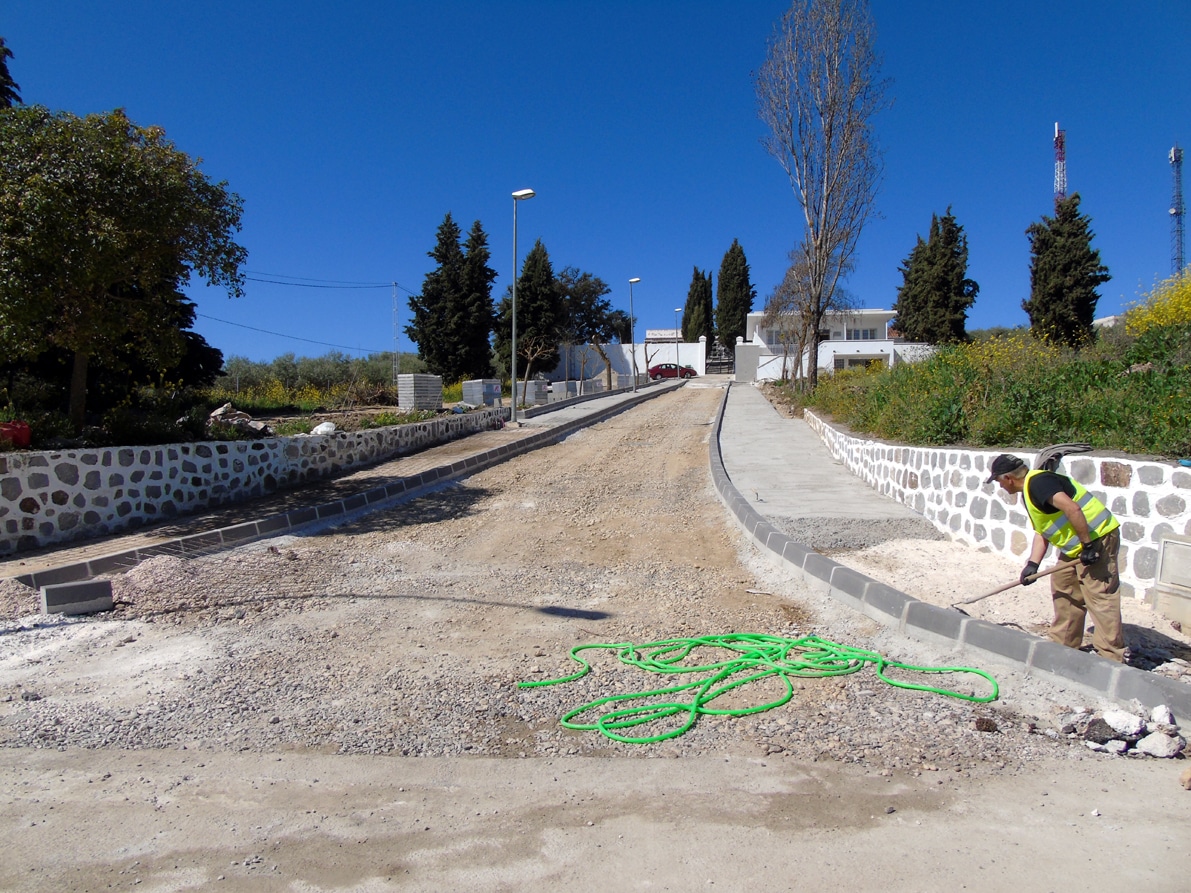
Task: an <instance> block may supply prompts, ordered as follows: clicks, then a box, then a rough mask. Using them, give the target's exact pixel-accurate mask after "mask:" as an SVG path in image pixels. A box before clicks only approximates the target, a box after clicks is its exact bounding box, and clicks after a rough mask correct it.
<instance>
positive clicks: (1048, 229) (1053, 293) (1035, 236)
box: [1021, 192, 1112, 347]
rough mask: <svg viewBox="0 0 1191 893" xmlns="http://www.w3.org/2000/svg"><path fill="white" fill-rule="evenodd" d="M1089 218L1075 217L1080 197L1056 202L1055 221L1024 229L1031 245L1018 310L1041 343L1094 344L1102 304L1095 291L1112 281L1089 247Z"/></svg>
mask: <svg viewBox="0 0 1191 893" xmlns="http://www.w3.org/2000/svg"><path fill="white" fill-rule="evenodd" d="M1091 223H1092V221H1091V218H1090V217H1088V216H1087V215H1085V214H1081V213H1080V212H1079V193H1078V192H1077V193H1074V194H1072V195H1071V196H1069V197H1068V198H1065V199H1059V200H1056V201H1055V216H1054V217H1047V216H1045V215H1043V217H1042V221H1041V222H1040V223H1031V224H1030V226H1029V228H1028V229H1027V230H1026V237H1027V238H1028V239H1029V240H1030V297H1029V299H1028V300H1025V301H1022V303H1021V306H1022V309H1023V310H1025V311H1026V313H1027V314H1028V315H1029V317H1030V330H1031V331H1032V332H1033V333H1034V334H1035V335H1036V336H1037V337H1039V338H1045V339H1046V340H1048V341H1054V342H1056V343H1059V344H1066V345H1068V346H1071V347H1081V346H1083V345H1086V344H1090V343H1091V342H1092V341H1094V340H1095V337H1096V332H1095V329H1093V327H1092V320H1093V319H1094V318H1095V315H1096V303H1097V301H1099V300H1100V296H1099V294H1097V292H1096V288H1097V286H1099V285H1101V284H1103V283H1105V282H1107V281H1108V280H1109V279H1111V278H1112V277H1111V276H1110V275H1109V273H1108V267H1106V266H1104V265H1103V264H1101V263H1100V252H1099V251H1098V250H1097V249H1095V248H1093V247H1092V238H1093V235H1094V234H1093V233H1092V228H1091Z"/></svg>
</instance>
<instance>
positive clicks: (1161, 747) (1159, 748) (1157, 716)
mask: <svg viewBox="0 0 1191 893" xmlns="http://www.w3.org/2000/svg"><path fill="white" fill-rule="evenodd" d="M1060 732H1061V734H1063V735H1066V736H1067V737H1068V738H1072V739H1082V740H1083V742H1084V744H1086V745H1087V746H1088V747H1089V748H1091V749H1092V750H1095V751H1100V752H1102V753H1115V754H1120V755H1122V756H1130V757H1160V758H1163V759H1172V758H1174V757H1177V756H1179V755H1180V754H1181V753H1182V752H1183V749H1184V748H1185V747H1186V746H1187V741H1186V739H1184V738H1183V736H1182V735H1181V734H1180V732H1179V727H1178V724H1177V723H1176V722H1175V720H1174V715H1173V714H1172V713H1171V712H1170V708H1169V707H1166V706H1164V705H1161V706H1158V707H1155V708H1154V709H1153V710H1151V711H1150V713H1149V716H1148V717H1147V716H1146V715H1144V714H1141V713H1135V712H1130V711H1128V710H1107V711H1105V712H1104V713H1103V714H1101V715H1100V716H1097V715H1095V714H1094V713H1091V712H1090V711H1087V710H1080V711H1077V712H1075V713H1071V714H1068V715H1067V716H1065V717H1063V724H1062V728H1061V730H1060Z"/></svg>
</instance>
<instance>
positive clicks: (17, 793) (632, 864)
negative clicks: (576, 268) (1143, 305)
mask: <svg viewBox="0 0 1191 893" xmlns="http://www.w3.org/2000/svg"><path fill="white" fill-rule="evenodd" d="M720 396H721V393H720V392H719V391H718V390H714V389H699V388H692V387H689V386H688V387H686V388H683V389H682V390H681V391H678V392H676V393H674V394H671V395H665V396H664V397H661V398H659V399H656V400H653V401H650V402H648V403H646V404H644V405H642V406H640V407H638V408H636V409H634V410H632V411H630V412H627V413H624V414H622V415H619V416H617V417H615V418H613V419H612V420H610V421H608V422H605V423H603V424H601V425H598V426H596V427H594V428H591V429H588V430H585V431H583V432H580V433H578V434H576V435H573V436H572V437H570V438H568V439H567V440H566V441H564V442H563V443H561V444H558V445H556V446H553V447H549V448H547V449H543V450H540V451H537V452H535V453H533V454H530V455H527V456H523V457H520V458H518V459H515V460H513V461H510V462H508V463H506V464H504V465H502V466H499V467H497V468H493V469H490V470H488V471H486V472H484V473H482V474H479V475H476V476H475V477H473V478H470V479H468V480H467V481H465V482H463V483H461V484H459V485H456V486H452V487H449V488H446V489H443V490H441V491H438V492H437V493H435V494H432V495H431V496H429V497H426V498H423V499H420V500H417V501H415V502H411V503H408V504H406V505H403V506H400V507H397V508H396V509H393V510H390V511H387V512H384V513H381V514H375V515H371V516H368V517H365V518H363V519H360V520H358V521H356V522H354V523H352V524H351V525H348V526H343V527H340V528H329V529H326V530H323V531H321V532H318V533H315V534H311V535H309V536H303V537H300V538H295V537H288V538H284V539H278V540H273V541H266V542H261V543H255V544H253V545H252V546H249V547H245V548H242V549H239V550H236V551H234V552H229V553H225V554H222V555H216V556H209V557H205V558H197V559H193V560H190V561H185V562H184V561H180V560H177V559H167V558H161V559H155V560H153V561H151V562H148V563H146V564H145V565H142V566H141V567H140V568H137V569H136V570H134V571H132V572H130V573H128V574H126V575H124V576H122V577H119V578H116V579H115V580H114V588H115V592H116V596H117V600H118V602H119V610H118V611H116V612H115V613H114V615H113V616H111V617H97V618H91V619H85V620H75V621H54V622H50V623H46V622H44V621H45V618H41V620H40V621H37V620H33V619H26V620H25V621H24V622H21V620H20V619H19V618H20V616H21V615H27V614H29V613H31V612H32V611H33V610H35V608H34V607H33V606H32V602H31V601H30V602H29V603H28V604H25V602H23V601H22V599H24V598H28V599H30V600H32V599H34V598H35V596H33V595H32V594H31V593H30V594H28V595H27V596H24V595H22V594H21V593H19V592H14V591H12V590H11V588H9V589H7V590H6V591H5V593H4V596H5V599H6V600H5V601H4V604H8V605H10V606H12V607H11V608H10V610H9V618H8V622H7V624H6V625H5V626H4V627H3V628H0V698H3V697H6V698H7V700H0V803H2V804H3V809H0V834H2V835H3V839H4V841H5V851H4V853H5V855H4V858H3V860H0V888H2V889H5V890H9V889H12V890H31V891H40V890H46V891H50V890H53V891H56V893H57V891H63V890H106V889H124V888H128V889H132V888H134V887H135V888H136V889H138V890H155V891H157V890H161V891H167V890H169V891H174V890H200V889H202V890H205V889H209V888H214V889H219V890H229V891H237V890H244V891H248V890H252V891H260V890H265V891H269V890H279V891H280V890H287V891H288V890H293V891H311V890H319V891H330V890H378V891H379V890H427V891H429V890H445V889H460V890H510V891H511V890H546V889H551V890H553V889H557V888H559V887H562V886H565V887H566V888H568V889H572V890H578V891H585V890H605V889H608V888H609V887H610V886H613V885H614V886H615V887H616V888H618V889H630V890H687V889H691V888H694V887H698V888H700V889H703V888H707V889H711V888H718V889H729V890H740V889H745V888H746V887H751V886H755V885H759V884H766V885H767V886H771V887H776V888H777V889H793V888H795V887H799V888H801V887H804V886H807V885H818V884H831V885H832V886H833V887H837V888H843V889H875V888H877V887H880V888H882V889H886V890H921V891H925V890H948V891H951V890H956V889H968V890H1001V889H1004V888H1005V887H1007V886H1010V885H1012V886H1013V887H1014V888H1015V889H1017V890H1024V891H1031V890H1063V889H1069V888H1070V887H1071V886H1072V885H1073V884H1074V883H1078V882H1088V881H1095V882H1097V883H1107V884H1120V883H1128V884H1130V885H1142V886H1144V888H1145V889H1147V890H1152V891H1164V890H1170V891H1174V890H1182V889H1185V886H1186V885H1185V878H1186V876H1187V872H1188V869H1191V854H1189V853H1188V850H1187V847H1186V846H1185V841H1186V828H1187V827H1188V820H1189V819H1191V793H1188V792H1186V791H1184V790H1182V789H1181V787H1180V786H1179V785H1178V783H1177V776H1178V773H1179V770H1180V769H1181V768H1182V766H1183V765H1185V764H1184V763H1182V762H1173V761H1143V760H1127V759H1124V758H1116V757H1111V756H1107V755H1098V754H1092V753H1090V752H1088V751H1087V750H1086V749H1085V748H1083V747H1082V745H1080V744H1079V743H1078V742H1071V741H1069V740H1067V739H1066V738H1064V737H1063V736H1062V735H1059V734H1056V733H1055V732H1054V728H1055V727H1057V726H1058V725H1059V724H1060V721H1061V714H1062V710H1063V709H1070V708H1075V707H1078V706H1081V705H1079V704H1072V703H1067V702H1063V701H1062V699H1061V698H1060V697H1059V696H1057V695H1056V694H1055V693H1053V692H1048V691H1045V690H1041V689H1039V688H1038V686H1037V685H1036V684H1035V685H1033V686H1031V684H1029V683H1028V682H1025V681H1021V680H1015V681H1014V684H1013V685H1011V686H1009V688H1010V689H1011V691H1012V693H1011V694H1009V695H1007V696H1006V697H1004V698H1003V699H1002V700H1001V701H998V702H997V703H995V704H992V705H982V704H975V703H972V702H968V701H960V700H956V699H952V698H945V697H942V696H939V695H936V694H931V693H926V692H911V691H906V690H902V689H895V688H892V687H890V686H887V685H884V684H883V683H881V682H880V681H879V680H878V679H876V678H875V676H874V675H873V674H872V672H871V671H867V670H866V671H862V672H859V673H855V674H852V675H846V676H837V677H832V678H824V679H804V680H799V681H798V682H797V683H796V686H795V690H794V696H793V699H792V700H791V701H790V702H789V703H788V704H786V705H785V706H783V707H779V708H777V709H774V710H770V711H767V712H763V713H757V714H754V715H750V716H742V717H726V716H725V717H720V716H707V717H703V718H701V719H700V720H699V722H698V723H697V724H696V726H695V727H694V728H693V729H692V730H691V731H689V732H687V733H686V734H685V735H682V736H681V737H679V738H675V739H672V740H669V741H664V742H661V743H658V744H649V745H632V744H621V743H617V742H613V741H610V740H608V739H606V738H604V737H602V736H600V735H599V734H598V733H596V732H580V731H569V730H566V729H562V728H561V727H560V726H559V724H558V719H559V717H560V716H561V715H562V713H564V712H565V711H566V710H569V709H572V708H573V707H576V706H578V705H579V704H582V703H583V702H584V701H586V700H588V699H590V698H594V697H598V696H601V695H606V694H609V693H613V692H620V693H624V692H631V691H636V690H641V689H643V688H646V687H650V686H656V685H657V684H658V683H657V682H656V681H652V680H642V679H641V678H640V675H639V673H638V671H636V670H635V669H633V668H630V667H626V666H623V665H620V664H618V663H616V661H615V660H614V659H612V658H611V657H610V656H605V657H599V658H597V659H596V660H595V661H594V663H595V672H594V673H593V674H592V675H591V676H589V677H587V678H585V679H583V680H580V681H578V682H576V683H572V684H570V685H563V686H552V687H546V688H535V689H520V688H517V687H516V682H518V681H520V680H526V679H535V680H540V679H545V678H549V677H553V676H556V675H560V674H563V673H565V672H569V671H570V670H571V669H572V668H573V667H574V664H571V663H569V662H568V659H567V652H568V650H569V649H570V648H571V647H573V646H575V645H577V644H581V643H591V642H609V643H615V642H625V641H635V642H639V643H640V642H649V641H655V640H661V639H666V638H671V637H676V636H695V635H706V634H715V633H729V632H756V633H765V634H770V635H780V636H788V637H792V638H793V637H798V636H804V635H808V634H811V633H814V634H818V635H820V636H823V637H826V638H830V639H834V640H837V641H841V642H845V643H847V644H850V645H854V646H857V647H879V648H881V649H883V650H885V651H886V652H887V653H891V649H894V648H897V647H898V646H897V645H896V643H892V642H890V641H889V638H888V636H887V635H885V634H884V633H883V631H881V630H878V629H877V628H876V627H875V626H874V625H872V624H871V623H870V622H869V621H867V620H865V619H863V618H857V617H855V616H851V615H849V614H847V612H845V611H843V610H842V609H840V608H838V607H837V606H835V605H833V604H831V603H828V602H825V601H824V600H823V599H822V598H820V597H819V596H817V595H815V594H814V593H812V592H810V591H808V590H806V589H805V588H804V587H803V586H802V585H801V584H800V583H795V582H793V581H791V580H790V579H787V578H785V577H784V576H782V575H781V574H780V573H779V572H778V571H776V570H775V569H773V568H772V566H771V565H769V564H768V563H767V562H765V561H764V560H762V559H760V558H759V557H758V556H757V555H756V554H754V553H753V552H752V551H751V550H750V549H748V548H747V547H745V546H744V545H743V539H742V536H741V534H740V533H739V531H738V530H737V529H736V528H735V527H733V526H731V525H730V524H729V522H728V521H727V515H726V513H725V512H724V510H723V508H722V507H721V506H720V504H719V503H718V501H717V500H716V498H715V495H714V493H713V491H712V488H711V485H710V482H709V480H708V473H707V452H706V451H707V440H708V437H709V434H710V431H711V421H712V417H713V415H714V413H715V411H716V407H717V405H718V401H719V399H720ZM905 647H906V649H907V650H905V651H904V652H902V653H897V654H892V653H891V656H894V657H899V658H901V659H905V660H907V661H909V662H926V661H927V660H929V659H931V658H937V660H935V661H934V662H936V663H938V662H942V661H943V658H941V657H940V656H938V655H933V656H932V655H929V654H926V653H924V652H923V651H922V650H921V648H920V646H913V647H914V650H909V649H910V648H911V646H909V645H907V646H905ZM766 684H768V683H766ZM957 687H960V688H967V687H971V688H972V689H973V693H975V689H976V688H978V687H979V686H972V685H970V684H969V683H968V682H960V683H957ZM773 696H774V691H773V690H772V689H765V688H764V687H763V686H762V691H760V692H757V693H748V694H740V695H734V696H733V698H734V699H735V700H734V703H735V706H738V707H740V706H746V705H748V704H749V703H764V702H765V701H767V700H770V699H771V698H772V697H773ZM750 699H751V700H750ZM1180 719H1182V718H1180ZM977 720H980V722H977ZM1045 732H1050V734H1049V735H1048V734H1044V733H1045Z"/></svg>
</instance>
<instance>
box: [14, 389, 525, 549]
mask: <svg viewBox="0 0 1191 893" xmlns="http://www.w3.org/2000/svg"><path fill="white" fill-rule="evenodd" d="M505 415H507V410H503V409H485V410H478V411H475V412H469V413H465V414H458V415H449V416H443V417H441V418H437V419H431V420H429V421H425V422H416V423H414V424H410V425H393V426H390V427H385V428H372V429H368V430H364V431H355V432H350V433H349V432H336V433H335V434H329V435H321V436H313V435H309V436H296V437H272V438H266V439H263V440H253V441H211V442H202V443H178V444H165V445H162V446H151V447H112V448H108V449H91V450H64V451H61V452H18V453H5V454H0V554H9V553H13V552H18V551H22V550H27V549H33V548H37V547H39V546H46V545H50V544H52V543H59V542H66V541H69V540H74V539H84V538H87V537H94V536H102V535H104V534H108V533H115V532H117V531H120V530H124V529H127V528H129V527H134V526H137V525H140V524H143V523H145V522H148V521H160V520H162V519H165V518H172V517H177V516H179V515H184V514H189V513H191V512H194V511H198V510H201V509H204V508H210V507H213V506H217V505H223V504H226V503H231V502H238V501H240V500H243V499H248V498H250V497H253V496H261V495H263V494H266V493H272V492H274V491H276V490H281V489H285V488H287V487H291V486H293V485H295V484H299V483H302V482H304V481H310V480H316V479H319V478H325V477H330V476H332V475H336V474H339V473H341V472H344V471H348V470H350V469H352V468H356V467H359V466H364V465H369V464H372V463H374V462H380V461H384V460H386V459H389V458H391V457H393V456H400V455H403V454H406V453H413V452H416V451H418V450H421V449H425V448H426V447H429V446H433V445H435V444H437V443H444V442H446V441H448V440H454V439H456V438H458V437H462V436H464V435H467V434H472V433H474V432H476V431H485V430H488V429H491V428H494V427H496V426H497V425H499V423H500V421H501V420H502V419H503V418H504V416H505Z"/></svg>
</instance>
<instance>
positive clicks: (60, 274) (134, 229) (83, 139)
mask: <svg viewBox="0 0 1191 893" xmlns="http://www.w3.org/2000/svg"><path fill="white" fill-rule="evenodd" d="M0 158H2V159H3V164H0V349H2V350H4V351H6V352H8V353H9V355H11V356H14V357H21V356H23V357H35V356H37V355H38V354H40V353H42V352H44V351H46V350H48V349H51V348H55V347H57V348H63V349H66V350H69V351H70V352H71V353H72V356H73V366H72V372H71V385H70V408H69V415H70V420H71V424H72V425H73V426H74V427H75V428H76V430H77V429H80V428H81V427H82V426H83V423H84V419H85V413H86V395H87V369H88V366H89V364H90V362H91V360H92V358H97V359H99V360H101V361H104V362H106V363H108V364H109V365H110V364H115V363H118V362H119V360H120V352H121V351H122V350H127V349H129V348H130V347H132V348H133V349H134V350H135V352H136V353H137V354H138V355H139V356H140V357H141V358H142V359H144V360H146V361H151V363H152V364H153V365H155V366H156V367H158V368H165V367H167V366H169V365H171V364H173V363H174V362H176V361H177V360H178V358H179V357H180V356H181V355H182V353H183V352H184V350H185V349H186V343H185V338H184V337H183V334H182V330H181V329H180V328H179V322H180V320H183V319H185V318H186V315H185V314H184V313H183V312H182V305H183V304H184V303H185V301H186V298H185V296H184V295H183V294H182V292H181V289H182V287H183V286H185V285H186V284H187V283H188V282H189V281H190V277H191V275H192V274H198V276H199V277H200V278H202V279H205V280H206V281H207V282H208V283H210V284H212V285H219V286H223V287H225V288H226V289H227V292H228V294H229V295H231V296H233V297H239V296H240V295H242V294H243V290H242V284H243V274H242V273H241V272H240V266H241V265H242V264H243V262H244V259H245V257H246V256H247V252H246V251H245V249H244V248H242V247H241V246H240V245H238V244H236V242H235V241H234V240H233V238H232V236H233V234H234V233H235V232H236V231H238V230H239V228H240V217H241V213H242V208H243V203H242V201H241V199H240V197H239V196H237V195H236V194H235V193H233V192H229V191H228V189H227V184H226V183H223V182H220V183H215V182H212V181H211V180H210V179H209V178H208V177H207V176H206V175H205V174H203V173H202V172H201V171H200V170H199V169H198V166H197V163H196V162H195V161H194V160H193V159H191V158H190V157H189V156H187V155H186V154H184V153H183V152H180V151H178V150H177V149H176V148H174V145H173V144H172V143H171V142H169V141H168V140H167V139H166V138H165V132H164V131H163V130H162V129H161V128H159V127H148V128H143V127H138V126H137V125H135V124H133V123H132V122H131V121H129V120H128V118H127V117H126V116H125V115H124V112H123V111H122V110H119V109H118V110H116V111H114V112H111V113H108V114H102V115H88V116H87V117H85V118H79V117H77V116H75V115H72V114H70V113H69V112H50V111H49V110H48V109H46V108H44V107H42V106H24V107H18V108H9V109H5V110H0Z"/></svg>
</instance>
